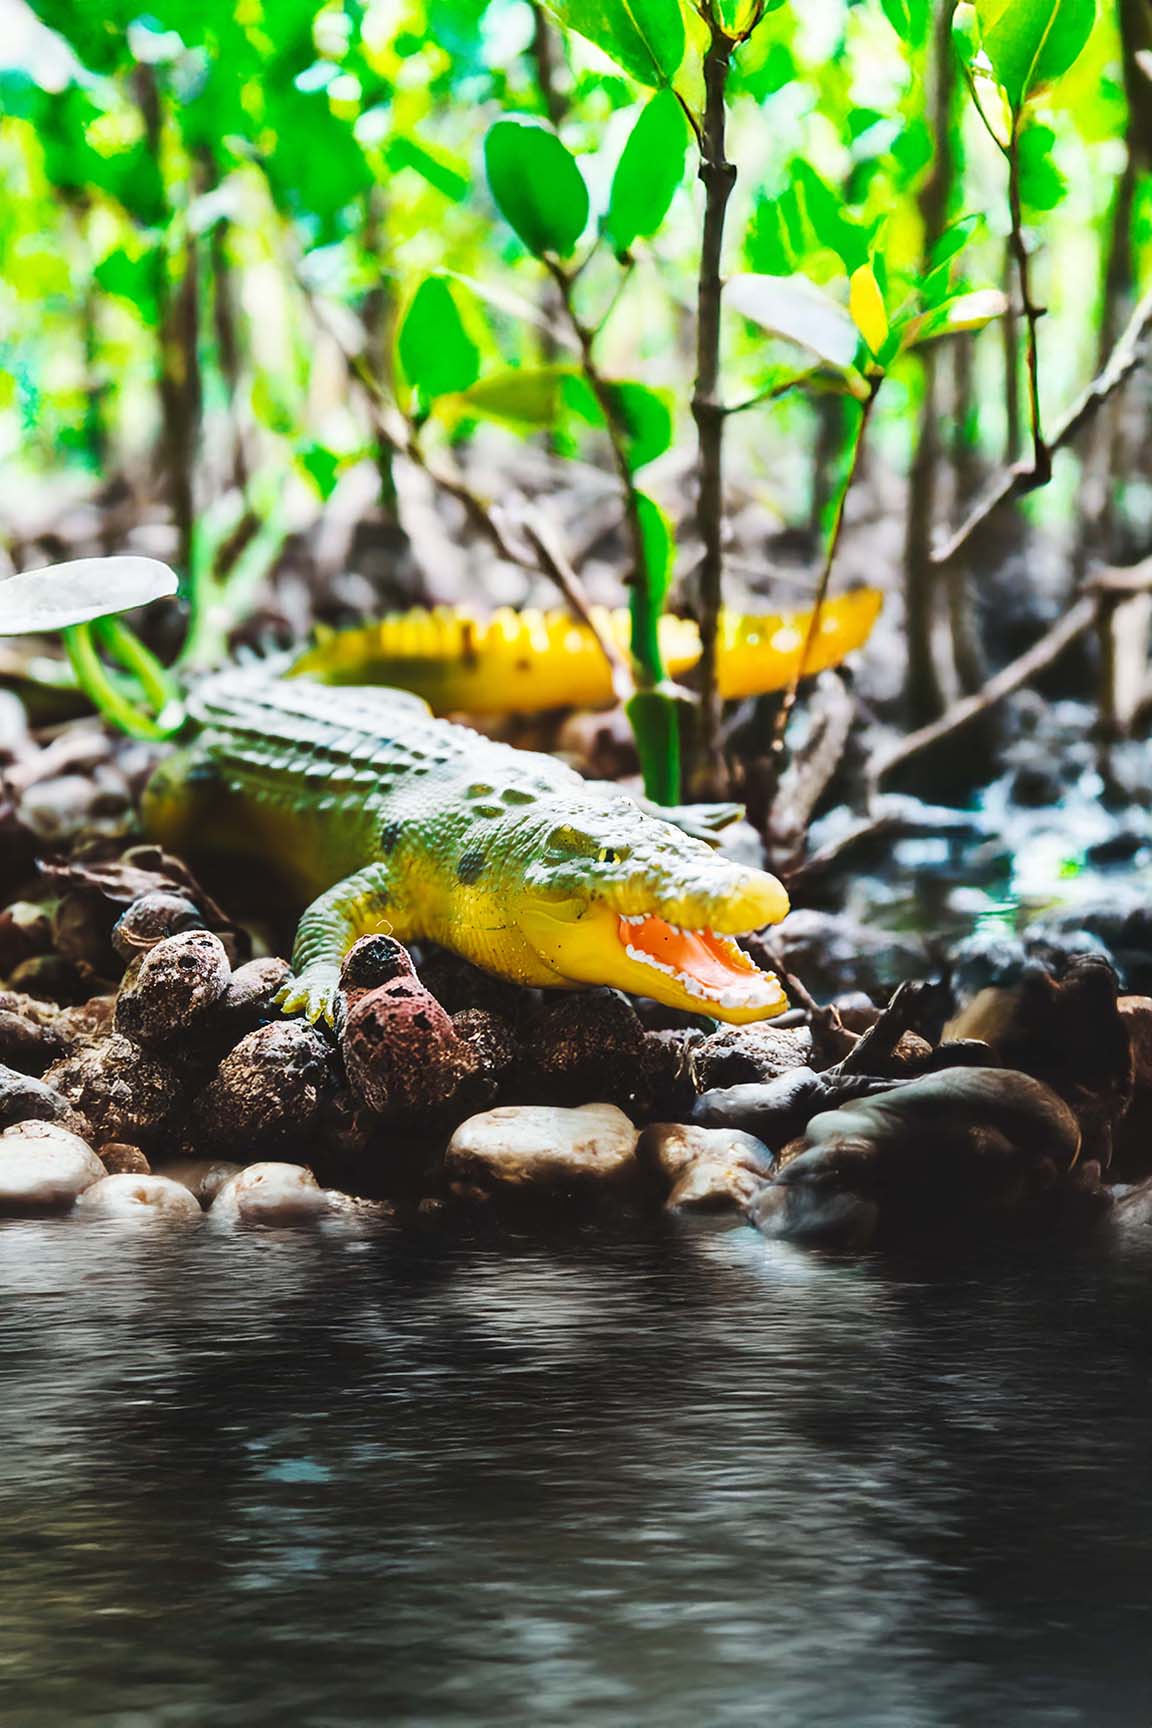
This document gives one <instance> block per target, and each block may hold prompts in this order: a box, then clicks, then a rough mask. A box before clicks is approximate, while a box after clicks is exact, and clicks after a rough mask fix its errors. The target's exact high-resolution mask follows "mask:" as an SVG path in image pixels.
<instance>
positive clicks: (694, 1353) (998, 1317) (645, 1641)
mask: <svg viewBox="0 0 1152 1728" xmlns="http://www.w3.org/2000/svg"><path fill="white" fill-rule="evenodd" d="M1150 1365H1152V1239H1150V1242H1149V1244H1147V1245H1138V1246H1137V1247H1136V1248H1134V1249H1133V1248H1129V1249H1121V1248H1118V1247H1112V1248H1108V1247H1104V1246H1099V1247H1096V1248H1094V1249H1093V1250H1092V1251H1091V1252H1087V1251H1085V1252H1081V1253H1079V1254H1069V1253H1067V1252H1062V1253H1061V1254H1060V1255H1059V1256H1055V1255H1054V1256H1052V1257H1049V1258H1045V1259H1042V1260H1039V1261H1037V1260H1035V1259H1032V1260H1028V1261H1027V1262H1022V1261H1021V1260H1020V1259H1019V1257H1018V1256H1015V1255H1014V1256H1011V1257H1008V1256H1006V1257H1004V1258H1003V1259H1000V1260H998V1261H993V1262H991V1263H986V1264H984V1265H981V1266H979V1267H973V1266H972V1265H971V1263H966V1264H965V1265H964V1266H963V1267H956V1268H953V1267H949V1266H947V1265H935V1266H933V1265H928V1266H925V1265H906V1266H895V1265H893V1264H892V1263H891V1262H882V1261H864V1262H850V1261H839V1262H837V1261H831V1260H821V1259H819V1258H815V1257H813V1256H810V1255H807V1254H804V1253H802V1252H799V1251H797V1250H794V1249H790V1248H785V1247H783V1246H778V1245H772V1244H766V1243H764V1242H763V1241H761V1240H760V1239H759V1238H758V1237H756V1236H755V1235H754V1234H753V1233H752V1232H751V1231H750V1230H746V1229H744V1228H737V1229H733V1230H728V1229H715V1228H708V1229H704V1230H697V1229H692V1230H684V1231H680V1230H676V1231H670V1232H667V1233H664V1232H661V1233H656V1234H649V1235H643V1234H636V1235H632V1236H627V1235H625V1236H616V1237H614V1238H612V1237H609V1238H606V1237H605V1236H604V1234H603V1233H602V1232H600V1231H592V1230H589V1231H588V1232H587V1233H581V1234H579V1235H572V1236H568V1237H566V1238H564V1239H560V1240H555V1241H542V1240H540V1239H538V1238H537V1239H512V1240H505V1241H502V1242H495V1241H493V1242H488V1243H477V1242H475V1241H462V1240H460V1239H458V1238H453V1237H447V1236H439V1235H429V1236H428V1237H425V1238H421V1239H419V1240H417V1241H413V1240H412V1239H410V1238H409V1239H405V1238H402V1237H400V1236H399V1235H397V1234H394V1233H392V1232H390V1231H387V1232H383V1233H380V1234H374V1235H365V1234H356V1233H353V1232H352V1231H351V1230H350V1229H349V1228H346V1227H341V1228H335V1227H331V1228H327V1229H325V1230H322V1231H318V1232H316V1233H308V1232H299V1233H289V1232H262V1233H251V1234H248V1235H245V1236H241V1237H238V1238H229V1237H224V1236H220V1235H213V1234H212V1233H211V1232H210V1231H208V1230H207V1229H205V1230H199V1231H196V1232H193V1233H191V1234H186V1235H172V1236H164V1235H163V1234H153V1233H152V1232H150V1231H149V1230H147V1229H143V1230H142V1229H140V1228H136V1229H129V1230H124V1229H122V1228H118V1227H116V1226H114V1225H87V1226H84V1225H82V1224H79V1223H71V1222H67V1221H64V1222H54V1223H25V1224H7V1225H4V1226H2V1227H0V1389H2V1399H3V1402H2V1408H0V1459H2V1474H0V1721H2V1722H3V1723H4V1725H5V1728H57V1725H63V1724H67V1725H68V1728H113V1725H114V1728H177V1725H178V1728H184V1725H185V1724H188V1725H195V1728H231V1725H232V1724H235V1725H237V1728H240V1725H245V1728H248V1725H256V1728H259V1725H262V1724H265V1723H268V1724H272V1723H276V1724H286V1725H291V1728H300V1725H303V1728H352V1725H356V1728H360V1725H365V1728H367V1725H370V1724H371V1725H375V1724H379V1723H385V1722H386V1723H405V1724H420V1725H421V1728H424V1725H428V1728H431V1725H434V1724H441V1723H443V1724H468V1725H470V1728H480V1725H484V1728H487V1725H488V1724H492V1725H493V1728H496V1725H497V1724H521V1723H523V1724H529V1723H531V1724H541V1723H548V1724H552V1723H556V1724H561V1723H563V1724H567V1723H580V1724H590V1725H592V1728H648V1725H649V1724H651V1725H653V1728H657V1725H659V1728H681V1725H683V1728H700V1725H705V1724H706V1725H712V1724H745V1723H747V1724H765V1723H773V1724H774V1723H781V1724H789V1725H794V1728H816V1725H825V1724H836V1725H841V1724H850V1725H852V1728H936V1725H937V1724H941V1725H942V1724H948V1725H949V1728H951V1725H965V1724H968V1723H972V1724H977V1723H979V1724H981V1725H985V1724H989V1723H995V1724H997V1725H998V1728H1014V1725H1015V1724H1029V1725H1031V1724H1036V1725H1043V1728H1052V1725H1063V1724H1080V1723H1083V1724H1090V1725H1091V1728H1109V1725H1112V1724H1116V1725H1123V1728H1130V1725H1135V1724H1139V1725H1141V1728H1143V1725H1146V1724H1147V1723H1148V1722H1149V1721H1150V1720H1152V1655H1150V1654H1149V1652H1150V1651H1152V1496H1150V1494H1149V1459H1150V1456H1152V1376H1150V1374H1149V1368H1150Z"/></svg>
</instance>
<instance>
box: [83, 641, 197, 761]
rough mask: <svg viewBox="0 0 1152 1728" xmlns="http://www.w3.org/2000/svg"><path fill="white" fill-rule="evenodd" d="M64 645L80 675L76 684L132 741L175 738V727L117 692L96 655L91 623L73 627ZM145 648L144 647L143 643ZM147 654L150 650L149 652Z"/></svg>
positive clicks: (95, 706) (106, 717)
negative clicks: (173, 729)
mask: <svg viewBox="0 0 1152 1728" xmlns="http://www.w3.org/2000/svg"><path fill="white" fill-rule="evenodd" d="M63 635H64V646H65V648H66V649H67V650H68V658H69V660H71V662H72V670H73V671H74V672H75V674H76V682H77V683H78V684H79V686H80V688H81V690H83V692H84V694H85V695H86V696H87V697H88V699H89V701H90V702H91V703H92V705H93V707H94V708H96V709H97V711H98V712H99V713H101V714H103V716H104V718H105V719H106V720H109V721H111V723H112V725H113V726H117V727H119V729H120V731H121V732H126V733H127V734H128V736H129V738H146V739H148V740H149V741H151V742H158V741H159V740H160V739H163V738H168V737H170V736H171V732H172V728H171V727H170V726H169V725H166V724H161V722H160V721H159V720H155V719H153V717H152V716H151V715H150V714H145V713H144V711H143V710H142V709H140V708H137V706H136V704H135V703H134V702H131V701H129V699H128V697H127V696H125V695H124V693H123V691H121V690H119V689H117V687H116V685H115V683H114V682H113V680H112V679H111V678H110V677H109V675H108V672H107V671H106V670H105V667H104V665H103V663H102V662H101V659H100V656H99V655H98V654H97V652H96V642H95V637H94V634H93V626H92V625H91V624H73V625H72V626H71V627H70V628H69V629H67V630H65V631H64V633H63ZM141 646H143V645H142V644H141ZM145 652H147V650H145Z"/></svg>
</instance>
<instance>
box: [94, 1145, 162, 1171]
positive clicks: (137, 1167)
mask: <svg viewBox="0 0 1152 1728" xmlns="http://www.w3.org/2000/svg"><path fill="white" fill-rule="evenodd" d="M100 1162H101V1164H103V1166H104V1168H105V1170H107V1172H108V1174H109V1176H148V1175H150V1174H151V1171H152V1166H151V1165H150V1164H149V1162H148V1160H147V1158H146V1157H145V1155H144V1153H143V1152H142V1151H141V1150H140V1148H139V1146H130V1145H129V1144H128V1143H127V1142H126V1141H124V1140H109V1141H107V1142H106V1143H105V1144H104V1145H103V1146H101V1148H100Z"/></svg>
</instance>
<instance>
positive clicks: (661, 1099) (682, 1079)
mask: <svg viewBox="0 0 1152 1728" xmlns="http://www.w3.org/2000/svg"><path fill="white" fill-rule="evenodd" d="M703 1040H704V1034H703V1033H702V1032H697V1031H694V1030H691V1029H685V1028H680V1027H659V1028H646V1029H645V1032H644V1049H643V1054H642V1058H641V1060H642V1063H643V1069H644V1077H645V1085H644V1086H643V1088H638V1091H637V1096H638V1098H641V1099H643V1102H644V1105H645V1110H644V1114H645V1115H648V1114H655V1115H660V1116H664V1117H675V1116H686V1115H687V1114H688V1113H689V1111H690V1110H691V1109H692V1104H693V1102H694V1100H695V1097H696V1077H695V1073H694V1071H693V1066H692V1058H693V1056H694V1054H695V1052H696V1051H697V1050H698V1049H699V1047H700V1045H701V1043H702V1042H703Z"/></svg>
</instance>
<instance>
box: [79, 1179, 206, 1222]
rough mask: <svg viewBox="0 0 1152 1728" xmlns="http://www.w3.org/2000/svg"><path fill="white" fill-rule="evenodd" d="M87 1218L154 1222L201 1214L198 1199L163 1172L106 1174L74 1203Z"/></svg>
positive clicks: (186, 1219) (182, 1219) (193, 1218)
mask: <svg viewBox="0 0 1152 1728" xmlns="http://www.w3.org/2000/svg"><path fill="white" fill-rule="evenodd" d="M76 1209H77V1211H78V1212H81V1213H83V1215H84V1216H85V1217H86V1218H126V1219H135V1220H138V1221H140V1222H149V1223H157V1224H191V1223H194V1222H195V1221H196V1220H198V1219H199V1218H201V1217H203V1213H202V1212H201V1210H200V1205H199V1202H198V1201H196V1200H195V1199H194V1198H193V1197H192V1195H191V1194H190V1193H189V1192H188V1190H187V1188H185V1187H183V1186H182V1185H181V1184H180V1183H179V1182H169V1181H168V1180H167V1179H166V1178H165V1177H163V1176H143V1175H137V1174H127V1173H124V1174H121V1175H116V1176H105V1177H104V1178H103V1180H102V1181H100V1182H94V1183H93V1184H92V1186H91V1187H90V1188H87V1189H85V1191H84V1193H83V1194H81V1196H80V1198H79V1200H78V1202H77V1207H76Z"/></svg>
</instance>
